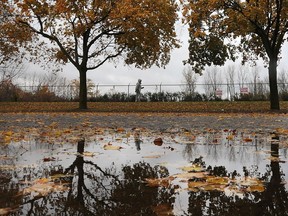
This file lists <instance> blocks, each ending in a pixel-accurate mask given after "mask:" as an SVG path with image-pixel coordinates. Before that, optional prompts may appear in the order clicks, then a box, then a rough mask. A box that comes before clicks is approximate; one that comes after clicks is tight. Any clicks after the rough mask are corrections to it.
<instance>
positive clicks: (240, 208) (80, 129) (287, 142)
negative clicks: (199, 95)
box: [0, 113, 288, 216]
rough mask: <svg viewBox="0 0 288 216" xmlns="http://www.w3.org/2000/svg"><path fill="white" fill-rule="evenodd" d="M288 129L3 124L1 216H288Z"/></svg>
mask: <svg viewBox="0 0 288 216" xmlns="http://www.w3.org/2000/svg"><path fill="white" fill-rule="evenodd" d="M287 123H288V116H287V115H282V114H279V115H277V114H265V115H263V114H224V113H220V114H211V115H208V114H207V115H205V114H179V113H178V114H173V113H170V114H169V113H166V114H155V113H154V114H147V113H142V114H125V113H118V114H108V113H106V114H105V113H102V114H92V113H69V114H65V113H63V114H59V113H57V114H55V113H54V114H53V113H52V114H48V113H46V114H45V113H44V114H43V113H42V114H40V113H38V114H37V113H34V114H32V113H30V114H11V113H10V114H1V115H0V131H1V132H0V134H1V137H0V171H1V172H0V183H1V184H0V185H1V186H0V215H107V216H110V215H112V216H113V215H157V216H159V215H179V216H180V215H288V210H287V209H288V204H287V203H288V198H287V197H288V185H287V180H288V177H287V176H288V167H287V161H288V153H287V147H288V127H287ZM83 140H85V141H83ZM82 144H84V145H83V146H82ZM77 150H78V151H79V152H82V151H83V153H81V154H79V153H77Z"/></svg>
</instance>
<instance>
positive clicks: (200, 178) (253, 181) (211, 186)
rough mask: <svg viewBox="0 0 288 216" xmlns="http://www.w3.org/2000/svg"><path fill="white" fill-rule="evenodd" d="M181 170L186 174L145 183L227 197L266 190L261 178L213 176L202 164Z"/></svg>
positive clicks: (193, 164) (153, 179)
mask: <svg viewBox="0 0 288 216" xmlns="http://www.w3.org/2000/svg"><path fill="white" fill-rule="evenodd" d="M200 160H201V158H200ZM180 169H181V170H182V171H184V172H183V173H179V174H175V175H172V176H168V177H164V178H152V179H149V178H146V179H145V182H146V184H147V186H149V187H164V188H174V189H176V190H189V191H193V192H199V191H220V192H224V193H225V194H226V195H227V196H233V195H238V196H242V195H244V194H245V193H247V192H264V190H265V182H264V181H263V180H260V179H259V178H256V177H249V176H244V177H239V176H233V177H227V176H217V175H212V174H211V173H209V170H208V169H206V168H205V166H204V165H203V164H201V163H192V164H191V165H190V166H185V167H180ZM183 183H186V187H185V188H181V186H180V185H181V184H183Z"/></svg>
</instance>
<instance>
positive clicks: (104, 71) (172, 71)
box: [28, 23, 288, 85]
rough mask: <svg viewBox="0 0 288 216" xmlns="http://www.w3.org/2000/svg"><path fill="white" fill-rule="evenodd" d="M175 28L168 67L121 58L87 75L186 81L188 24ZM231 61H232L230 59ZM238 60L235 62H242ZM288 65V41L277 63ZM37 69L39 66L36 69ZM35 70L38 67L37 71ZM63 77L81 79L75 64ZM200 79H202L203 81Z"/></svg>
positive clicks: (100, 79) (101, 79) (119, 80)
mask: <svg viewBox="0 0 288 216" xmlns="http://www.w3.org/2000/svg"><path fill="white" fill-rule="evenodd" d="M176 31H177V34H178V39H179V40H180V41H181V48H179V49H176V50H174V51H173V52H172V55H171V60H170V63H169V64H168V65H167V66H166V68H158V67H156V66H153V67H152V68H150V69H146V70H140V69H137V68H134V67H133V66H124V64H123V62H122V61H121V60H120V61H119V63H118V64H117V65H115V64H113V63H109V62H106V63H105V64H104V65H102V66H100V67H99V68H98V69H96V70H94V71H88V74H87V77H88V78H89V79H92V81H93V82H94V83H95V84H109V85H117V84H124V85H128V84H132V85H134V84H135V83H136V82H137V80H138V79H139V78H140V79H142V84H143V85H147V84H161V83H163V84H179V83H183V75H182V72H183V69H184V67H185V66H184V65H183V60H186V59H187V58H188V31H187V27H186V26H184V25H183V24H181V23H178V24H177V25H176ZM230 64H231V63H230ZM239 65H240V64H239V63H236V66H239ZM283 68H284V69H285V70H286V71H287V69H288V46H287V42H286V44H285V46H284V49H283V50H282V60H281V62H280V65H279V67H278V70H279V71H280V70H281V69H283ZM35 69H36V68H35ZM258 69H259V70H260V71H262V77H263V76H265V77H266V76H268V71H267V68H264V67H261V66H260V67H258ZM28 70H29V71H33V67H32V68H31V67H29V69H28ZM37 70H38V69H37ZM35 72H36V71H35ZM60 76H61V77H66V78H68V79H69V80H70V79H79V74H78V71H77V70H76V68H74V66H72V65H71V64H69V65H67V66H66V67H65V68H64V71H63V72H62V73H60ZM201 79H202V78H200V79H199V82H200V83H201Z"/></svg>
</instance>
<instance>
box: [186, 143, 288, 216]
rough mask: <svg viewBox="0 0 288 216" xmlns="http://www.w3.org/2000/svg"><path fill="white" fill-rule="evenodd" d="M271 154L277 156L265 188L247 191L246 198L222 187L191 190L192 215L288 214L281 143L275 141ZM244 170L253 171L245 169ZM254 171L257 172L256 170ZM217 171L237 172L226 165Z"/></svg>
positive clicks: (270, 168)
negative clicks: (281, 161)
mask: <svg viewBox="0 0 288 216" xmlns="http://www.w3.org/2000/svg"><path fill="white" fill-rule="evenodd" d="M271 152H272V153H271V156H272V157H275V160H272V161H271V163H270V166H268V167H267V172H266V173H265V174H264V175H263V177H262V178H263V179H264V180H266V181H267V184H266V190H265V191H264V192H262V193H261V192H253V193H252V192H251V193H245V194H244V196H243V197H242V198H240V197H238V196H226V195H225V193H224V192H219V191H215V190H213V191H198V192H189V207H188V214H189V215H221V216H222V215H233V216H234V215H239V216H240V215H255V216H256V215H261V216H262V215H281V216H282V215H283V216H284V215H288V193H287V191H286V188H285V184H283V178H282V175H283V174H282V173H281V171H280V166H279V162H278V161H277V158H278V159H279V144H275V143H272V144H271ZM244 172H249V171H248V170H245V169H244ZM253 172H256V171H255V170H253ZM213 174H214V175H216V176H217V175H218V176H223V175H227V176H228V175H230V176H231V175H235V174H236V173H235V172H234V173H231V174H229V173H227V171H226V170H225V167H220V168H218V169H215V168H214V170H213ZM246 174H247V173H246Z"/></svg>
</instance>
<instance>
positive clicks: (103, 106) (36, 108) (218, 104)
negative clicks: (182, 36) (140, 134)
mask: <svg viewBox="0 0 288 216" xmlns="http://www.w3.org/2000/svg"><path fill="white" fill-rule="evenodd" d="M280 108H281V110H280V112H282V113H286V112H287V111H288V101H282V102H281V103H280ZM78 111H83V110H79V109H78V103H77V102H0V113H9V112H78ZM85 112H190V113H197V112H201V113H202V112H203V113H208V112H213V113H215V112H216V113H217V112H226V113H229V112H232V113H233V112H235V113H237V112H240V113H245V112H270V102H268V101H241V102H240V101H239V102H236V101H234V102H230V101H213V102H212V101H211V102H138V103H135V102H89V103H88V110H85Z"/></svg>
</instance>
